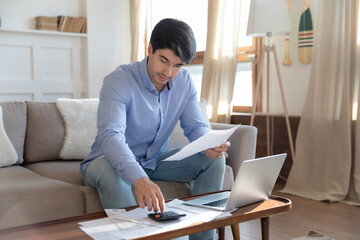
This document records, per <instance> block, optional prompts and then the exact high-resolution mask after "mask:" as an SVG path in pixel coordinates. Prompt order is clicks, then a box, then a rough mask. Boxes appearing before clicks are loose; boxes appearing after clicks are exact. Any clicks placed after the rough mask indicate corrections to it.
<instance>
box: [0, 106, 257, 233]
mask: <svg viewBox="0 0 360 240" xmlns="http://www.w3.org/2000/svg"><path fill="white" fill-rule="evenodd" d="M0 106H1V108H2V110H3V121H4V128H5V131H6V134H7V136H8V137H9V139H10V141H11V143H12V144H13V146H14V148H15V150H16V152H17V155H18V161H17V163H16V164H14V165H12V166H8V167H2V168H0V230H3V229H8V228H12V227H17V226H23V225H28V224H34V223H40V222H45V221H51V220H58V219H63V218H68V217H74V216H80V215H83V214H88V213H94V212H99V211H102V210H103V208H102V205H101V202H100V200H99V197H98V194H97V191H96V189H94V188H92V187H87V186H84V185H83V184H82V177H81V174H80V172H79V164H80V162H81V160H82V159H60V155H59V152H60V150H61V148H62V144H63V141H64V137H65V134H66V133H65V126H64V119H63V118H62V116H61V114H60V112H59V110H58V108H57V107H56V104H55V103H43V102H31V101H29V102H2V103H0ZM211 126H212V128H213V129H226V128H229V127H232V126H233V125H230V124H216V123H212V124H211ZM256 137H257V129H256V128H255V127H250V126H240V127H239V128H238V129H237V130H236V132H235V133H234V134H233V135H232V136H231V137H230V139H229V140H230V142H231V144H232V145H231V147H230V148H229V150H228V158H227V165H228V167H227V171H226V176H225V183H224V189H229V188H231V185H232V182H233V175H235V174H236V173H237V171H238V169H239V166H240V164H241V162H242V161H243V160H246V159H251V158H253V157H254V156H255V148H256ZM186 142H187V140H186V138H185V137H184V136H183V134H182V131H181V129H178V127H177V128H176V129H175V130H174V132H173V134H172V135H171V137H170V142H169V146H182V145H184V144H186ZM157 184H159V186H160V188H161V189H162V191H163V193H164V195H165V197H166V199H170V198H175V197H182V196H187V195H189V190H188V188H187V187H186V185H185V184H181V183H175V182H157Z"/></svg>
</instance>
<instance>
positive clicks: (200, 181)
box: [80, 19, 230, 239]
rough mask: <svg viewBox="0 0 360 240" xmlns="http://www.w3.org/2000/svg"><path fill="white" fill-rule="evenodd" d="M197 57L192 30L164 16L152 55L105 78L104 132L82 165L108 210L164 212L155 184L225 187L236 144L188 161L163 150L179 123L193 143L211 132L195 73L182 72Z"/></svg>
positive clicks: (196, 190) (199, 189)
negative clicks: (229, 158)
mask: <svg viewBox="0 0 360 240" xmlns="http://www.w3.org/2000/svg"><path fill="white" fill-rule="evenodd" d="M195 52H196V42H195V38H194V35H193V32H192V30H191V28H190V27H189V26H188V25H187V24H186V23H184V22H182V21H179V20H175V19H164V20H162V21H160V22H159V23H158V24H157V25H156V26H155V28H154V30H153V32H152V35H151V38H150V43H149V47H148V57H146V58H145V59H144V60H143V61H141V62H134V63H130V64H128V65H122V66H119V67H118V68H117V69H116V70H115V71H113V72H112V73H110V74H109V75H107V76H106V77H105V80H104V83H103V86H102V89H101V92H100V98H99V100H100V101H99V107H98V114H97V127H98V133H97V136H96V139H95V142H94V144H93V145H92V148H91V153H90V155H89V156H88V158H87V159H85V160H84V161H83V162H82V163H81V166H80V170H81V172H82V174H83V181H84V184H85V185H89V186H93V187H95V188H96V189H97V190H98V192H99V196H100V199H101V202H102V204H103V207H104V208H122V207H127V206H131V205H136V202H137V204H138V205H139V206H140V207H142V208H144V207H145V206H146V207H147V209H148V210H149V211H150V210H154V211H155V212H157V211H162V212H164V211H165V201H164V197H163V195H162V193H161V190H160V188H159V187H158V186H157V185H156V184H155V183H154V182H153V180H160V181H175V182H184V183H188V184H189V186H190V190H191V194H200V193H206V192H211V191H218V190H220V189H221V187H222V184H223V177H224V169H225V159H224V156H223V153H224V152H226V150H227V147H229V146H230V143H229V142H225V143H224V144H222V145H221V146H219V147H216V148H213V149H207V150H205V151H204V152H202V153H198V154H195V155H193V156H190V157H188V158H186V159H184V160H181V161H162V160H163V159H165V158H167V157H168V156H170V155H172V154H174V153H176V152H177V151H179V150H180V149H170V150H164V148H165V147H166V144H167V141H168V138H169V136H170V133H171V132H172V130H173V129H174V127H175V125H176V122H177V121H178V120H179V119H180V121H181V127H182V128H183V130H184V134H185V135H186V137H187V138H188V139H189V140H190V141H194V140H196V139H197V138H199V137H201V136H202V135H204V134H205V133H206V132H208V131H209V129H208V127H207V125H206V123H205V122H204V119H203V117H202V114H201V110H200V108H199V104H198V100H197V93H196V90H195V86H194V84H193V81H192V79H191V76H190V75H189V73H188V72H187V71H186V70H185V69H183V68H182V66H183V65H184V64H189V63H190V62H191V60H192V58H193V56H194V54H195ZM132 187H134V192H135V194H134V195H135V196H133V194H132V190H131V188H132ZM134 197H135V198H134ZM135 199H136V201H135ZM194 236H195V235H194ZM202 239H204V238H202Z"/></svg>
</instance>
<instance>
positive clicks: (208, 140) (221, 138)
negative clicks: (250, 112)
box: [163, 125, 240, 161]
mask: <svg viewBox="0 0 360 240" xmlns="http://www.w3.org/2000/svg"><path fill="white" fill-rule="evenodd" d="M239 126H240V125H237V126H235V127H233V128H230V129H226V130H210V131H209V132H208V133H206V134H205V135H204V136H202V137H199V138H198V139H196V140H195V141H193V142H192V143H189V144H188V145H186V146H185V147H183V148H182V149H181V150H180V151H179V152H177V153H175V154H174V155H172V156H170V157H168V158H166V159H164V160H163V161H179V160H182V159H184V158H186V157H189V156H191V155H193V154H196V153H198V152H201V151H204V150H206V149H208V148H214V147H218V146H220V145H221V144H223V143H224V142H226V140H227V139H228V138H229V137H230V136H231V135H232V134H233V133H234V132H235V130H236V129H237V128H238V127H239Z"/></svg>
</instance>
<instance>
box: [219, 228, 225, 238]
mask: <svg viewBox="0 0 360 240" xmlns="http://www.w3.org/2000/svg"><path fill="white" fill-rule="evenodd" d="M219 240H225V227H221V228H219Z"/></svg>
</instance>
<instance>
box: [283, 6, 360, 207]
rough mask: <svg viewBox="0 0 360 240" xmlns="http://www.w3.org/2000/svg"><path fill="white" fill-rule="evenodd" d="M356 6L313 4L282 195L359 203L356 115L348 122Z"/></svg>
mask: <svg viewBox="0 0 360 240" xmlns="http://www.w3.org/2000/svg"><path fill="white" fill-rule="evenodd" d="M358 7H359V0H346V1H338V0H319V1H318V8H317V9H318V12H317V14H316V15H317V19H316V22H317V28H315V46H314V53H313V54H314V55H313V63H312V66H311V74H310V84H309V90H308V95H307V98H306V102H305V104H304V110H303V114H302V116H301V120H300V125H299V129H298V134H297V139H296V157H295V160H294V163H293V166H292V169H291V171H290V175H289V178H288V180H287V183H286V187H285V189H284V190H283V191H284V192H287V193H292V194H295V195H300V196H303V197H307V198H311V199H315V200H330V201H347V202H349V203H352V204H360V166H359V165H360V117H359V111H358V118H357V121H356V123H355V124H353V126H352V119H351V117H352V113H351V111H352V106H353V99H354V98H353V96H354V89H355V88H354V86H359V85H358V84H355V83H356V80H357V79H358V75H359V62H356V61H357V59H356V58H357V56H356V55H357V54H358V53H359V50H358V48H359V46H358V44H357V42H356V35H357V22H358V21H357V19H358ZM358 90H359V89H358V88H357V89H356V91H358Z"/></svg>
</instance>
